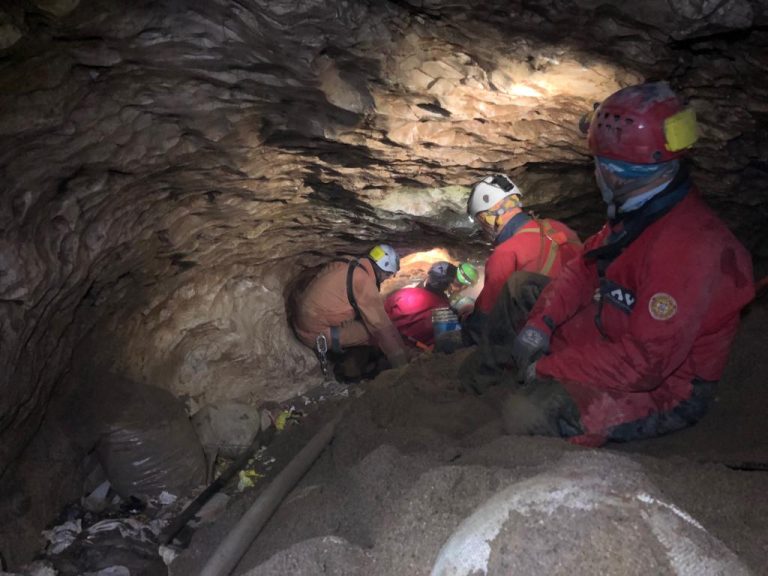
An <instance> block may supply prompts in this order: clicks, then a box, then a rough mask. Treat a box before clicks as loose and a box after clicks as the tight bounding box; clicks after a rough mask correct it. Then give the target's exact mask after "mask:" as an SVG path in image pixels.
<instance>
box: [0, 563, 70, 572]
mask: <svg viewBox="0 0 768 576" xmlns="http://www.w3.org/2000/svg"><path fill="white" fill-rule="evenodd" d="M20 570H21V572H4V571H3V569H2V568H1V567H0V576H22V575H23V576H57V574H58V573H59V572H58V570H56V569H55V568H54V567H53V565H52V564H51V563H50V562H49V561H48V560H35V561H34V562H31V563H30V564H25V565H24V566H22V567H21V568H20Z"/></svg>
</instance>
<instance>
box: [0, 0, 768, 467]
mask: <svg viewBox="0 0 768 576" xmlns="http://www.w3.org/2000/svg"><path fill="white" fill-rule="evenodd" d="M1 10H2V11H0V138H1V139H2V146H0V177H1V178H2V196H1V197H0V229H1V230H2V234H1V235H0V325H2V334H1V336H0V337H1V340H0V366H2V370H0V438H2V441H0V475H1V474H2V471H3V469H4V468H5V466H6V465H7V463H8V462H9V461H10V460H11V459H12V458H13V457H14V456H15V455H17V454H18V452H19V451H20V449H21V448H22V447H23V445H24V442H25V441H26V440H28V439H29V438H30V436H31V434H32V432H33V431H34V430H35V428H36V427H37V426H38V425H39V422H40V419H41V418H42V413H43V410H42V409H41V407H43V406H45V403H46V401H47V398H49V396H50V392H51V390H52V388H53V386H54V384H55V383H56V382H57V381H60V379H61V377H62V375H63V374H66V373H67V372H68V371H69V366H70V365H71V357H72V353H73V349H74V348H75V345H76V344H77V343H78V342H79V341H81V340H82V338H83V336H84V335H85V334H86V333H87V332H88V331H89V330H91V329H92V328H93V327H94V326H97V329H96V331H95V332H93V334H94V336H92V338H91V340H90V342H94V341H95V342H96V344H95V345H94V344H91V345H90V347H89V345H84V346H85V350H86V352H85V353H86V354H87V355H88V358H90V359H92V358H94V357H99V358H101V357H103V362H105V363H107V364H108V365H109V366H110V367H112V368H116V369H120V370H122V371H125V372H127V373H128V374H129V375H131V376H132V377H135V378H138V379H143V380H147V381H151V382H153V383H157V384H159V385H163V386H166V387H169V388H171V389H172V390H174V392H176V393H177V394H180V395H185V396H186V397H188V398H189V399H191V401H192V402H197V403H198V404H199V402H202V401H204V400H211V399H216V398H221V397H225V396H238V397H248V398H250V399H257V398H265V397H278V396H280V395H281V394H283V395H285V394H287V393H289V392H294V391H296V390H298V389H299V388H300V387H301V386H302V385H303V384H301V381H300V379H301V378H304V377H305V376H306V374H307V373H308V372H310V371H314V370H315V369H316V366H315V364H314V359H313V357H312V356H311V354H309V353H307V352H306V351H304V350H302V349H301V348H300V347H299V346H298V345H296V344H295V343H294V342H293V341H292V340H291V338H290V334H289V333H288V332H287V329H286V327H285V315H284V310H283V308H284V307H283V298H284V292H285V290H286V286H287V285H288V283H289V281H290V279H291V278H292V276H293V275H294V273H295V272H296V271H297V270H298V269H300V268H302V267H307V266H311V265H314V264H317V263H319V262H321V261H322V260H323V259H324V258H327V257H328V256H329V255H331V254H333V253H335V252H337V251H342V250H354V251H360V250H361V246H362V245H366V244H367V243H369V242H371V241H376V240H387V241H390V242H393V243H395V244H396V245H397V246H399V247H401V248H403V249H405V250H415V249H420V248H425V249H426V248H431V247H434V246H438V245H441V246H448V247H454V248H460V247H462V246H463V247H466V246H467V239H468V237H469V236H468V232H469V228H468V227H467V223H466V221H465V218H464V217H463V214H462V212H463V202H464V197H465V194H466V189H465V188H462V187H463V186H466V185H468V184H470V183H471V182H472V181H473V180H474V179H476V178H477V177H478V176H480V175H483V174H486V173H487V172H488V171H491V170H499V171H506V172H510V173H512V174H514V175H515V177H516V178H517V179H518V181H519V182H520V184H521V186H522V187H523V189H524V190H526V191H527V193H528V199H529V200H528V201H529V203H530V204H531V205H533V206H534V207H535V208H537V209H538V210H540V211H542V212H545V213H546V214H548V215H554V216H558V217H563V218H566V219H567V220H568V221H569V222H570V223H572V224H573V225H574V226H576V227H578V228H579V229H580V231H582V232H584V233H586V232H590V231H592V230H594V228H595V226H596V225H597V224H598V223H599V221H600V218H601V216H600V207H599V205H598V204H597V201H596V198H597V196H596V193H595V191H594V184H593V182H592V176H591V169H590V158H589V156H588V154H587V151H586V149H585V147H584V142H583V139H582V138H581V136H580V134H579V132H578V129H577V124H578V118H579V116H580V115H581V114H582V113H583V112H584V111H585V110H588V109H590V108H591V105H592V103H593V102H595V101H598V100H600V99H601V98H603V97H604V96H606V95H607V94H609V93H610V92H612V91H613V90H615V89H616V88H617V87H619V86H622V85H626V84H630V83H634V82H637V81H642V80H644V79H650V80H654V79H669V80H670V81H672V82H673V83H674V85H675V86H676V87H677V88H678V89H679V90H680V91H681V92H682V93H683V94H684V95H685V96H686V97H687V98H689V99H690V101H691V103H692V105H693V106H694V107H695V109H696V111H697V113H698V116H699V119H700V123H701V128H702V139H701V141H700V144H699V145H698V146H697V149H696V154H695V157H696V158H695V166H694V168H695V171H696V173H697V178H698V182H699V184H700V186H701V188H702V189H703V190H704V191H705V194H706V195H707V197H708V198H709V199H710V200H711V202H712V203H713V204H714V205H715V206H716V207H717V208H718V209H719V210H721V211H722V212H723V214H724V216H725V217H726V219H727V220H728V221H729V223H730V224H731V225H732V226H734V227H735V228H736V229H737V232H738V233H739V235H740V236H741V238H742V239H743V240H744V241H745V243H747V244H748V246H749V247H750V248H751V249H753V251H754V253H755V254H756V256H758V257H760V258H765V256H766V255H767V254H768V252H767V251H766V248H765V245H766V240H768V237H767V236H766V227H765V226H764V224H765V223H766V220H767V219H766V215H767V213H768V209H767V208H766V187H767V185H766V182H768V180H767V179H766V168H767V164H766V159H767V158H768V134H767V133H766V122H765V119H766V114H767V113H768V104H767V103H768V97H767V96H768V81H767V80H766V78H767V76H766V67H767V66H768V42H767V39H768V34H767V33H766V24H768V16H767V15H766V3H765V2H763V1H757V0H754V1H751V2H750V1H748V0H721V1H718V2H714V1H711V0H649V1H646V2H624V1H619V0H611V1H599V0H542V1H536V2H533V1H512V2H502V1H500V0H499V1H493V0H486V1H482V2H451V1H449V0H444V1H438V0H434V1H429V0H424V1H420V2H419V1H406V0H397V1H395V0H393V1H389V2H384V1H375V0H369V1H363V0H359V1H353V0H292V1H290V0H278V1H274V0H270V1H267V0H239V1H237V2H230V1H225V0H166V1H163V2H159V1H155V0H144V1H139V0H137V1H135V2H127V3H126V2H117V1H116V0H80V1H78V0H35V1H34V2H30V1H21V0H13V1H11V2H7V3H4V4H3V8H2V9H1ZM361 243H362V244H361ZM477 246H478V247H480V244H477Z"/></svg>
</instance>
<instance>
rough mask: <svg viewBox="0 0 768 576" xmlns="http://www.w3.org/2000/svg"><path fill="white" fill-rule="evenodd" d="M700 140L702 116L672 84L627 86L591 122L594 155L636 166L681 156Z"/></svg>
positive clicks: (598, 110)
mask: <svg viewBox="0 0 768 576" xmlns="http://www.w3.org/2000/svg"><path fill="white" fill-rule="evenodd" d="M697 138H698V131H697V128H696V114H695V113H694V111H693V109H692V108H688V107H686V106H684V105H683V102H682V101H681V100H680V98H678V97H677V95H676V94H675V93H674V92H673V91H672V89H671V88H670V87H669V84H667V83H666V82H655V83H651V84H639V85H637V86H629V87H627V88H622V89H621V90H619V91H618V92H615V93H613V94H612V95H611V96H609V97H608V98H607V99H606V100H605V101H604V102H603V103H602V104H600V106H599V107H598V108H597V110H595V112H594V114H593V115H592V117H591V119H590V121H589V135H588V143H589V150H590V152H592V154H594V155H595V156H601V157H604V158H612V159H614V160H622V161H624V162H632V163H633V164H658V163H660V162H667V161H669V160H674V159H676V158H680V156H682V155H683V152H684V150H685V149H687V148H690V147H691V146H692V145H693V143H694V142H696V139H697Z"/></svg>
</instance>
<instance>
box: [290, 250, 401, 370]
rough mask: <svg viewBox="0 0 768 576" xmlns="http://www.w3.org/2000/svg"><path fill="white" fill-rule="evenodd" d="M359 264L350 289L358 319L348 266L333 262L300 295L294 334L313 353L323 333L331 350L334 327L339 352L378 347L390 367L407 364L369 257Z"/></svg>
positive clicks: (342, 262)
mask: <svg viewBox="0 0 768 576" xmlns="http://www.w3.org/2000/svg"><path fill="white" fill-rule="evenodd" d="M359 262H360V265H359V266H357V267H356V268H355V270H354V273H353V276H352V289H353V294H354V298H355V300H356V302H357V307H358V309H359V310H360V318H356V312H355V309H354V308H353V307H352V304H351V303H350V301H349V298H348V294H347V272H348V268H349V266H350V264H349V263H347V262H345V261H334V262H330V263H328V264H327V265H326V266H325V267H324V268H323V269H322V270H321V271H320V272H319V273H318V275H317V276H316V277H315V278H314V279H313V280H312V281H311V282H310V283H309V285H308V286H307V288H306V289H305V290H304V291H303V293H302V294H300V295H299V297H298V299H297V310H296V311H295V313H296V316H295V320H294V328H295V330H296V334H297V335H298V336H299V338H300V339H301V341H302V342H303V343H304V344H306V345H307V346H309V347H310V348H312V349H313V350H314V348H315V339H316V338H317V336H318V335H320V334H324V335H325V337H326V338H327V339H328V343H329V348H330V347H331V342H332V335H331V328H332V327H336V328H338V336H339V338H338V340H339V344H340V345H341V348H342V349H344V348H348V347H350V346H370V345H372V346H377V347H378V348H380V349H381V351H382V352H383V353H384V354H385V355H386V357H387V359H388V360H389V363H390V364H391V365H392V366H395V367H396V366H401V365H403V364H404V363H405V362H406V350H405V345H404V344H403V340H402V338H401V336H400V333H399V332H398V331H397V328H395V326H394V325H393V324H392V322H391V321H390V319H389V317H388V316H387V313H386V312H385V311H384V303H383V300H382V298H381V295H380V294H379V287H378V285H377V283H376V274H375V272H374V270H373V266H374V264H373V263H372V262H371V261H370V260H369V259H368V258H360V260H359Z"/></svg>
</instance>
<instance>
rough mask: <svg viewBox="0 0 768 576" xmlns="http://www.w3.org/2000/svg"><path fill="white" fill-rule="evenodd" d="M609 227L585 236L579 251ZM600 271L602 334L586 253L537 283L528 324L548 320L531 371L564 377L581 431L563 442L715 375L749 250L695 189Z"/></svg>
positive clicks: (615, 425) (745, 285)
mask: <svg viewBox="0 0 768 576" xmlns="http://www.w3.org/2000/svg"><path fill="white" fill-rule="evenodd" d="M610 232H611V230H610V229H609V227H608V226H607V225H606V226H605V227H604V228H603V229H602V230H601V231H600V232H598V233H597V234H596V235H594V236H592V237H591V238H590V239H589V240H587V243H586V245H585V254H586V252H588V251H589V250H591V249H595V248H598V247H601V246H603V244H604V242H605V239H606V237H607V235H608V234H609V233H610ZM605 280H607V281H608V282H609V283H610V285H609V286H610V288H609V290H610V292H608V293H605V292H604V295H603V297H602V305H601V312H600V323H601V325H602V331H603V334H604V335H603V334H601V332H600V329H599V328H598V323H597V322H596V315H597V314H598V307H599V306H600V305H599V304H598V302H597V301H596V300H597V299H596V297H595V294H596V291H597V290H598V286H599V279H598V272H597V265H596V264H595V262H594V260H589V259H586V258H584V257H582V258H577V259H574V260H573V261H571V262H570V263H569V265H568V266H567V267H566V268H565V270H564V271H563V272H562V274H560V276H559V277H558V278H557V279H555V280H553V281H552V282H551V283H550V284H549V285H548V286H547V287H546V289H545V290H544V292H542V294H541V296H540V297H539V300H538V301H537V303H536V306H535V307H534V309H533V311H532V312H531V315H530V316H529V320H528V323H527V326H534V327H536V328H538V329H539V330H542V331H543V332H545V333H551V329H550V327H554V332H553V333H552V337H551V345H550V353H549V355H547V356H544V357H542V358H541V359H540V360H539V361H538V363H537V364H536V374H537V376H539V377H550V378H554V379H556V380H558V381H559V382H561V383H562V384H563V386H564V387H565V388H566V390H567V391H568V392H569V394H570V395H571V397H572V398H573V400H574V401H575V403H576V405H577V406H578V408H579V411H580V414H581V427H582V429H583V435H579V436H576V437H573V438H571V441H573V442H575V443H579V444H585V445H592V446H597V445H600V444H602V443H603V442H605V441H606V440H607V439H616V440H621V439H622V438H621V437H620V436H621V435H620V434H618V435H617V434H616V431H617V430H621V428H619V427H620V426H622V425H624V427H625V428H626V427H627V426H632V425H634V423H636V422H643V419H648V418H653V417H658V416H659V414H660V413H665V412H669V411H672V410H674V409H675V407H676V406H680V405H681V404H680V403H681V402H684V401H688V399H690V398H691V396H692V394H693V388H694V386H693V384H692V382H693V381H694V380H697V381H706V382H715V381H717V380H718V379H719V378H720V376H721V374H722V372H723V369H724V368H725V364H726V360H727V358H728V351H729V349H730V346H731V342H732V340H733V338H734V335H735V334H736V329H737V328H738V325H739V319H740V311H741V309H742V308H743V307H744V306H745V305H746V304H747V303H749V302H750V300H751V299H752V298H753V296H754V281H753V276H752V263H751V258H750V255H749V253H748V252H747V250H746V249H745V248H744V247H743V246H742V245H741V243H740V242H739V241H738V240H737V239H736V238H735V237H734V236H733V234H732V233H731V232H730V231H729V230H728V229H727V228H726V226H725V225H724V224H723V222H722V221H721V220H720V219H719V218H718V216H717V215H716V214H715V213H714V212H713V211H712V210H711V209H710V208H709V207H708V206H707V205H706V204H705V203H704V202H703V200H702V199H701V198H700V196H699V194H698V193H697V192H696V191H695V190H692V191H691V192H689V193H688V194H687V196H685V197H684V198H683V199H682V200H680V202H679V203H678V204H676V205H675V206H673V207H672V208H671V209H670V211H669V212H668V213H667V214H665V215H663V216H662V217H661V218H659V219H658V220H657V221H655V222H652V223H651V224H650V225H649V226H648V227H647V228H645V229H644V230H643V231H642V232H641V233H640V234H639V235H638V237H637V238H636V239H635V240H634V241H633V242H631V243H630V244H629V245H628V246H627V247H626V248H625V249H624V251H623V252H622V253H621V254H619V255H618V256H617V257H616V258H615V259H614V260H613V261H612V262H611V263H610V265H609V266H608V267H607V269H606V271H605Z"/></svg>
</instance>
